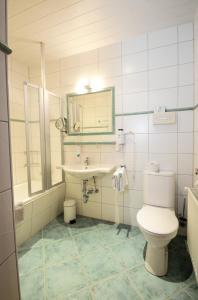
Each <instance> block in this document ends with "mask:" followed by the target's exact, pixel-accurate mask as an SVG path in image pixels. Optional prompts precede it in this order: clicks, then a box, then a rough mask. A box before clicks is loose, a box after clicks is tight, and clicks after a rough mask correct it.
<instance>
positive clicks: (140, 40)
mask: <svg viewBox="0 0 198 300" xmlns="http://www.w3.org/2000/svg"><path fill="white" fill-rule="evenodd" d="M146 49H147V35H146V34H143V35H140V36H137V37H132V38H130V39H128V40H126V41H123V42H122V52H123V55H128V54H130V53H136V52H140V51H144V50H146Z"/></svg>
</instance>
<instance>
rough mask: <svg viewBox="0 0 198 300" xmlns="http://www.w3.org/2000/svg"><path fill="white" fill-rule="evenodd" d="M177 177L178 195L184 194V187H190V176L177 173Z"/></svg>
mask: <svg viewBox="0 0 198 300" xmlns="http://www.w3.org/2000/svg"><path fill="white" fill-rule="evenodd" d="M177 178H178V187H177V193H178V195H183V194H186V191H185V190H184V189H185V187H192V176H190V175H178V176H177Z"/></svg>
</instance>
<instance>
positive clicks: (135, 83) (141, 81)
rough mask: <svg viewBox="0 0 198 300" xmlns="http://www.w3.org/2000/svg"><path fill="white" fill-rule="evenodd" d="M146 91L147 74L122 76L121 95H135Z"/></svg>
mask: <svg viewBox="0 0 198 300" xmlns="http://www.w3.org/2000/svg"><path fill="white" fill-rule="evenodd" d="M146 90H147V73H146V72H141V73H134V74H130V75H125V76H123V93H124V94H128V93H137V92H143V91H146Z"/></svg>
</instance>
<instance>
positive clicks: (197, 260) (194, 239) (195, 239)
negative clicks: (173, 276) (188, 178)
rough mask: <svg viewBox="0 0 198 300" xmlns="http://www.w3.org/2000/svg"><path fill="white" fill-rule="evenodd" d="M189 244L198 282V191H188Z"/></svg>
mask: <svg viewBox="0 0 198 300" xmlns="http://www.w3.org/2000/svg"><path fill="white" fill-rule="evenodd" d="M187 243H188V249H189V253H190V256H191V260H192V264H193V268H194V271H195V276H196V279H197V282H198V189H188V225H187Z"/></svg>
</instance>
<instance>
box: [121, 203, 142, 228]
mask: <svg viewBox="0 0 198 300" xmlns="http://www.w3.org/2000/svg"><path fill="white" fill-rule="evenodd" d="M138 211H139V209H136V208H132V207H124V224H127V225H132V226H138V224H137V219H136V216H137V213H138Z"/></svg>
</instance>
